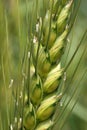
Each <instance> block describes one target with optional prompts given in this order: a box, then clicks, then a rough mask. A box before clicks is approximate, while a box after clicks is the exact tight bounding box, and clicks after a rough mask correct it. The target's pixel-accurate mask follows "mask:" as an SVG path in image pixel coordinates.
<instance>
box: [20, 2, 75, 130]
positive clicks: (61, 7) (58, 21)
mask: <svg viewBox="0 0 87 130" xmlns="http://www.w3.org/2000/svg"><path fill="white" fill-rule="evenodd" d="M37 2H38V0H37ZM48 3H49V6H48V9H47V11H46V12H45V16H44V17H39V16H37V19H38V20H37V21H39V23H38V24H37V23H36V30H35V31H33V34H31V37H30V38H31V39H30V41H29V42H30V52H29V56H28V60H29V64H28V66H26V67H28V73H27V78H26V77H25V78H24V79H25V81H27V87H26V89H24V90H25V91H24V95H23V99H22V100H23V112H22V118H23V119H22V123H20V122H18V124H19V126H20V127H19V129H23V130H49V129H51V128H52V127H53V125H54V124H55V122H54V120H52V117H53V115H54V113H55V111H56V106H57V104H58V103H59V102H60V100H61V98H62V93H58V88H59V85H60V81H61V78H62V75H63V72H64V68H62V67H61V56H62V55H63V53H64V48H65V46H66V40H67V35H68V34H69V32H70V23H71V22H70V18H71V14H72V9H73V3H74V2H73V0H62V1H59V0H50V1H49V2H48ZM32 66H33V71H32Z"/></svg>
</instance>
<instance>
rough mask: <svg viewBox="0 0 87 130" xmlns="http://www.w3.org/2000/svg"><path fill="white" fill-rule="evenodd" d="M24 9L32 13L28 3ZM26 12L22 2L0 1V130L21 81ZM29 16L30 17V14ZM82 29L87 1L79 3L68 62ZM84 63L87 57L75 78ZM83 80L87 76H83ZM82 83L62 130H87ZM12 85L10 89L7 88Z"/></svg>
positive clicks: (85, 25)
mask: <svg viewBox="0 0 87 130" xmlns="http://www.w3.org/2000/svg"><path fill="white" fill-rule="evenodd" d="M27 9H28V10H31V9H32V0H29V6H27ZM27 9H26V1H24V0H18V1H15V0H0V127H1V124H3V126H2V127H3V128H4V130H6V127H5V126H6V124H7V122H9V120H8V116H7V115H8V114H9V112H10V111H8V113H7V109H9V108H11V107H12V106H10V102H12V97H11V93H12V91H14V90H13V88H15V87H17V86H19V83H20V79H21V76H20V75H21V64H22V57H23V54H24V50H25V45H26V43H27V27H28V26H29V25H28V22H27V19H26V13H27ZM29 12H30V15H32V13H31V11H29ZM86 29H87V0H82V2H81V5H80V8H79V11H78V16H77V20H76V23H75V25H74V27H73V30H72V33H71V35H72V43H73V44H72V46H71V49H70V53H69V58H70V56H71V55H72V54H73V51H74V50H75V48H76V45H77V44H78V42H79V40H80V39H81V36H82V34H83V32H84V31H85V30H86ZM85 44H87V43H86V42H84V43H83V44H82V48H81V50H82V49H83V47H84V46H85ZM81 50H80V51H81ZM79 54H80V52H79ZM79 54H78V56H77V58H76V59H75V61H74V63H72V66H71V68H70V69H69V71H68V78H70V76H71V74H72V72H73V66H75V64H76V61H77V59H78V57H79ZM86 61H87V55H85V56H84V59H83V62H82V63H81V66H80V68H79V69H78V70H79V72H78V73H77V77H78V75H80V74H81V73H82V71H83V69H82V68H85V67H86V66H87V62H86ZM85 79H87V76H85ZM85 79H84V83H83V84H82V85H83V86H82V89H81V93H80V96H79V101H78V103H77V105H76V106H75V108H74V109H73V112H72V114H71V115H70V117H69V119H68V120H67V121H66V123H65V125H64V127H63V130H87V117H86V115H87V114H86V113H87V82H86V80H85ZM13 80H14V81H13ZM12 81H13V88H10V85H11V83H12ZM75 81H76V80H75V79H74V82H75ZM6 103H7V104H8V105H6ZM11 105H12V104H11ZM7 106H8V108H7ZM6 108H7V109H6ZM11 113H12V112H11ZM11 113H10V114H11Z"/></svg>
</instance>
